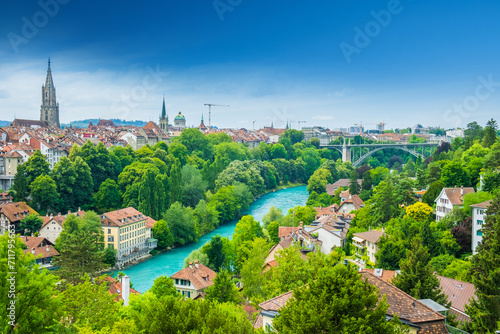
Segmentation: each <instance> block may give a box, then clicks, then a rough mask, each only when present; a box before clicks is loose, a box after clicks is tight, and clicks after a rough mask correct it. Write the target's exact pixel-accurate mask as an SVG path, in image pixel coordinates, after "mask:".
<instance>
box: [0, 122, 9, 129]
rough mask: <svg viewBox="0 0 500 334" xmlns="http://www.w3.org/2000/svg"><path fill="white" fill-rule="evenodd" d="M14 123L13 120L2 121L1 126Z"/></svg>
mask: <svg viewBox="0 0 500 334" xmlns="http://www.w3.org/2000/svg"><path fill="white" fill-rule="evenodd" d="M10 123H12V122H11V121H0V128H3V127H4V126H7V125H10Z"/></svg>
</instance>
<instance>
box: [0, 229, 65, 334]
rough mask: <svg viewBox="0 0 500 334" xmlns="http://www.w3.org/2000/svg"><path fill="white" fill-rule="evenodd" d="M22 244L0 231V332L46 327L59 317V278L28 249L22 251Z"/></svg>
mask: <svg viewBox="0 0 500 334" xmlns="http://www.w3.org/2000/svg"><path fill="white" fill-rule="evenodd" d="M23 245H24V244H23V242H22V241H21V239H19V238H17V237H16V236H15V235H14V234H13V233H10V234H9V233H6V234H4V235H0V282H2V284H0V305H2V307H0V327H1V328H2V332H3V333H39V332H40V330H41V329H47V331H49V328H51V327H53V326H54V325H56V324H57V322H58V321H59V320H60V319H61V310H62V307H61V301H60V298H59V297H58V296H57V293H56V283H57V282H58V281H59V278H58V277H57V276H55V275H54V274H52V273H51V272H50V271H47V270H46V269H41V268H40V267H39V266H38V265H36V264H34V262H35V258H34V257H33V255H32V254H31V253H30V252H28V253H27V254H24V252H23ZM13 259H15V260H13ZM12 273H15V274H12ZM11 289H14V291H12V290H11ZM12 301H15V311H14V312H11V310H12V307H11V303H12ZM9 308H10V309H9ZM14 325H15V327H14Z"/></svg>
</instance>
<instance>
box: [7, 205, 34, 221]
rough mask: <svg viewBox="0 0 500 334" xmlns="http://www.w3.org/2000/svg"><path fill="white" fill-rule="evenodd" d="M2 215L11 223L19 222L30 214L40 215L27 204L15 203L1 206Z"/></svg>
mask: <svg viewBox="0 0 500 334" xmlns="http://www.w3.org/2000/svg"><path fill="white" fill-rule="evenodd" d="M0 213H3V214H4V215H5V217H6V218H7V219H8V220H9V221H10V222H11V223H14V222H18V221H21V220H22V219H24V217H26V216H28V215H30V214H38V213H37V212H36V211H35V210H33V209H32V208H31V207H30V206H29V205H28V204H26V203H25V202H14V203H6V204H2V205H0Z"/></svg>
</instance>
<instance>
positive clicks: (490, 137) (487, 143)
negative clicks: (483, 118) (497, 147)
mask: <svg viewBox="0 0 500 334" xmlns="http://www.w3.org/2000/svg"><path fill="white" fill-rule="evenodd" d="M497 131H498V125H497V121H495V120H494V119H493V118H492V119H490V120H489V121H488V123H486V126H485V127H484V137H483V146H484V147H488V148H489V147H491V145H493V144H495V143H496V142H497Z"/></svg>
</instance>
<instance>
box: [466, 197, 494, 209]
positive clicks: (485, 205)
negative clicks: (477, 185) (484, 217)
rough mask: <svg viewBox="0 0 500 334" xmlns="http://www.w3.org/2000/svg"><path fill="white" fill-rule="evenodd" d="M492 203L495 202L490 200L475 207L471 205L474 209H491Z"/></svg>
mask: <svg viewBox="0 0 500 334" xmlns="http://www.w3.org/2000/svg"><path fill="white" fill-rule="evenodd" d="M492 202H493V200H491V199H490V200H489V201H486V202H481V203H477V204H473V205H471V207H472V208H480V209H487V208H489V206H490V205H491V203H492Z"/></svg>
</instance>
